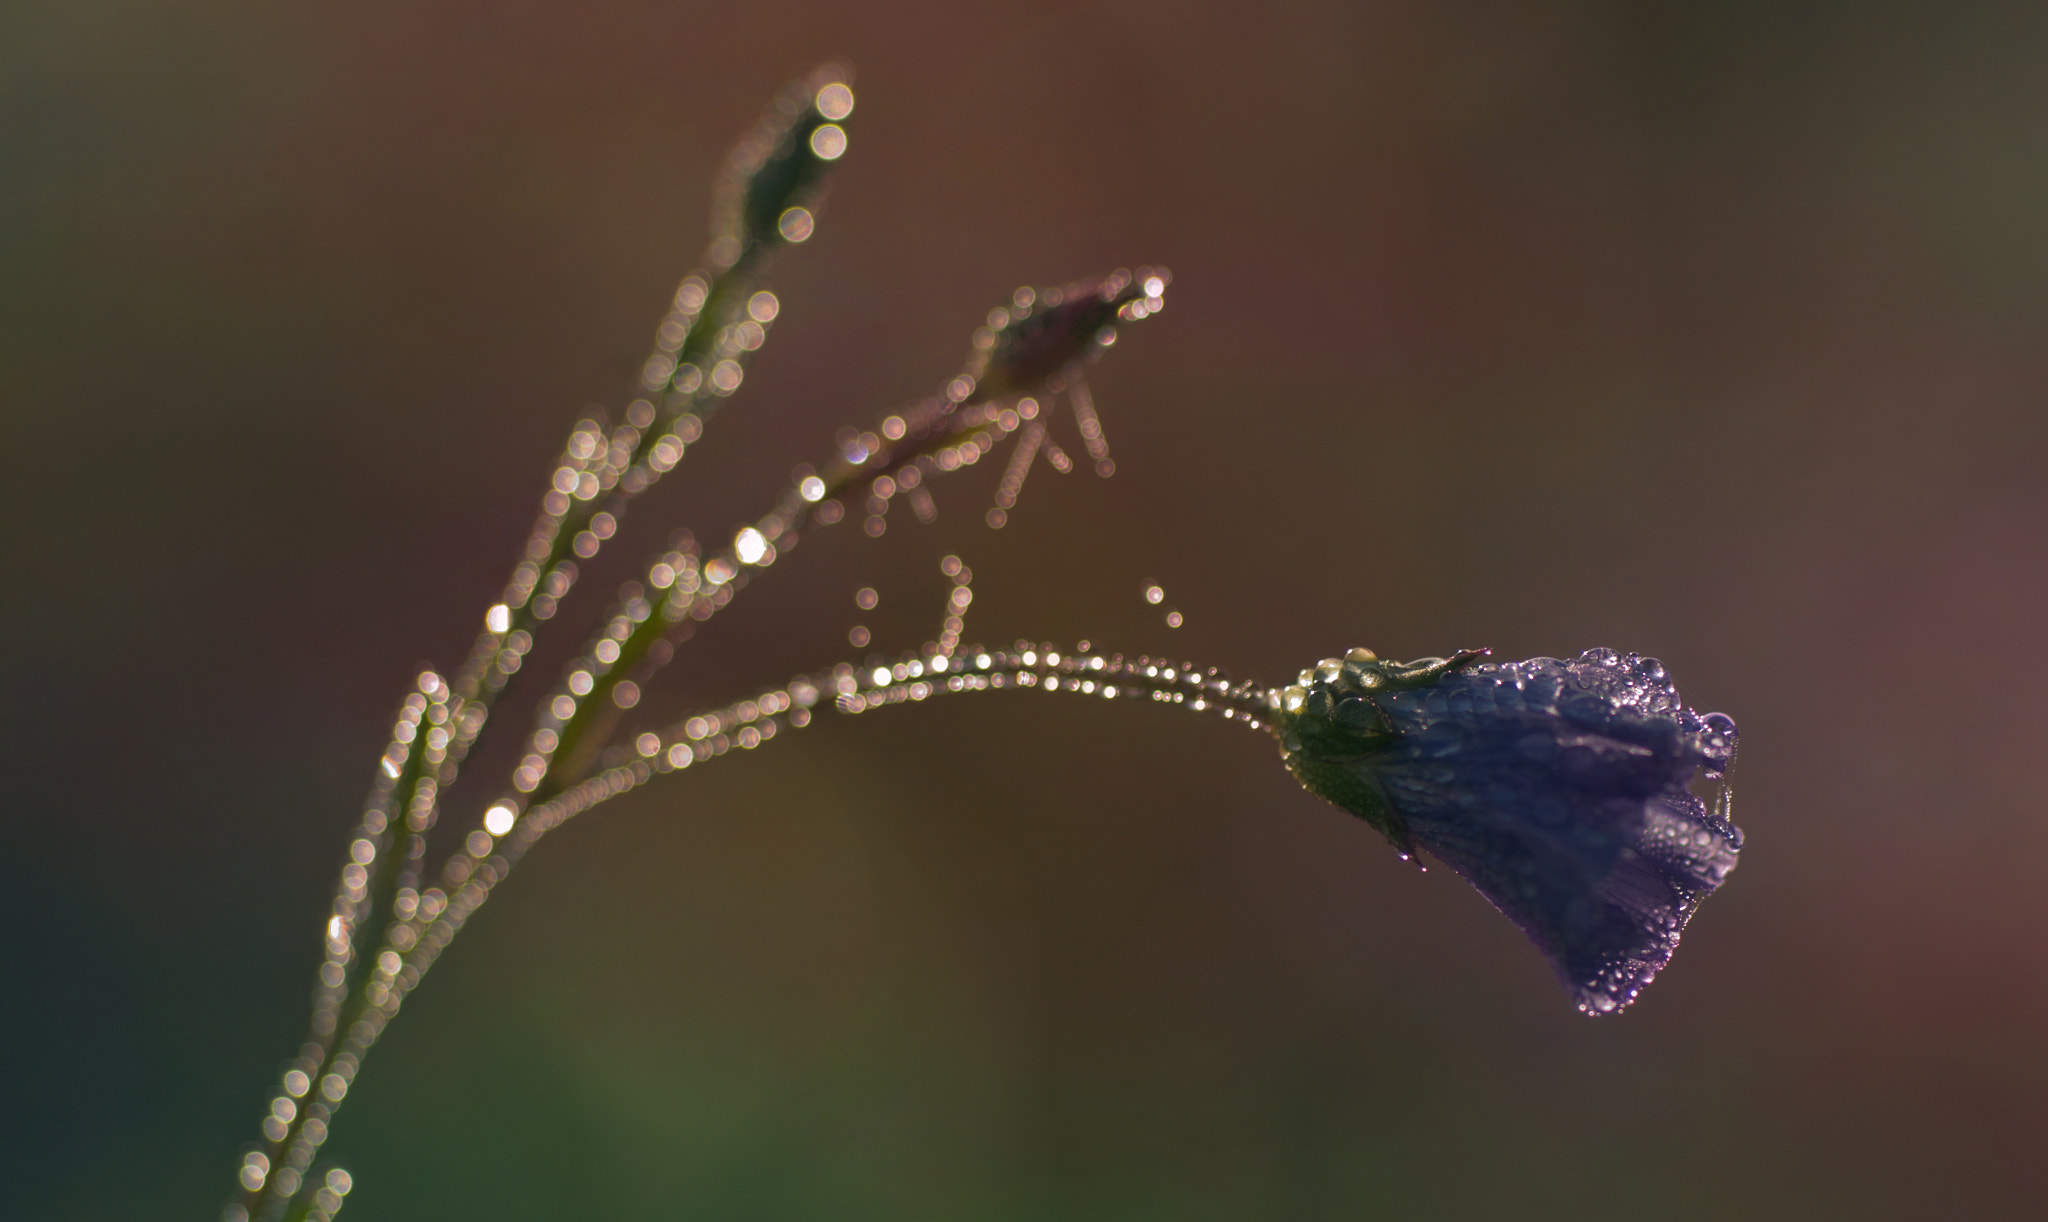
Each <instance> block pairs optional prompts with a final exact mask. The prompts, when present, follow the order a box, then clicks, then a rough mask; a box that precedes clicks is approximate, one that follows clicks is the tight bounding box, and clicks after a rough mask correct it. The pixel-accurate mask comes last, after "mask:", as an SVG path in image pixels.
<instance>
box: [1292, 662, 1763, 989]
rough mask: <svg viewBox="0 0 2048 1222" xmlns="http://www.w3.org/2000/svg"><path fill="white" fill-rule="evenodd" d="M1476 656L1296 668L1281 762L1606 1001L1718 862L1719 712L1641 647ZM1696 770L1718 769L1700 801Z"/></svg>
mask: <svg viewBox="0 0 2048 1222" xmlns="http://www.w3.org/2000/svg"><path fill="white" fill-rule="evenodd" d="M1480 656H1482V655H1481V654H1478V653H1461V654H1459V655H1457V656H1456V657H1453V658H1451V659H1427V660H1425V661H1422V662H1414V663H1406V664H1402V663H1389V662H1383V661H1380V660H1379V659H1378V658H1376V657H1374V656H1373V654H1372V652H1371V651H1370V650H1363V649H1357V650H1353V651H1352V652H1351V654H1350V655H1349V656H1348V657H1346V658H1345V659H1343V660H1341V661H1339V660H1336V659H1331V660H1328V661H1325V662H1322V663H1320V664H1318V665H1317V666H1316V667H1315V669H1313V670H1311V671H1304V672H1303V673H1302V676H1301V681H1300V683H1299V684H1298V685H1297V686H1294V687H1290V688H1288V689H1286V691H1285V692H1284V693H1283V694H1282V698H1281V702H1282V712H1281V714H1280V716H1279V717H1278V718H1277V719H1276V724H1277V726H1278V728H1279V729H1280V731H1281V735H1282V752H1283V754H1284V756H1285V758H1286V761H1287V766H1288V768H1289V769H1290V770H1291V771H1292V772H1293V773H1294V774H1295V776H1296V777H1298V778H1299V779H1300V780H1301V782H1302V784H1304V785H1306V786H1307V787H1308V788H1309V789H1311V790H1313V791H1314V792H1315V793H1317V794H1318V795H1320V796H1322V797H1323V798H1326V799H1328V800H1329V801H1331V802H1334V803H1335V804H1337V805H1338V806H1341V807H1343V808H1344V809H1346V810H1348V811H1350V812H1351V813H1353V814H1355V815H1358V816H1359V817H1361V818H1363V819H1365V820H1366V821H1367V822H1369V823H1371V824H1372V825H1373V826H1374V827H1375V828H1377V829H1379V831H1380V832H1381V833H1382V834H1384V835H1385V836H1386V837H1387V839H1388V840H1390V841H1392V842H1393V843H1394V846H1395V847H1396V848H1397V849H1399V850H1400V851H1401V852H1402V853H1403V854H1404V855H1405V854H1408V853H1411V852H1413V851H1415V850H1417V849H1420V850H1422V851H1423V852H1426V853H1428V854H1429V855H1431V856H1432V857H1435V858H1437V859H1438V860H1440V861H1442V862H1443V863H1444V864H1445V865H1447V866H1449V867H1450V868H1451V869H1452V870H1454V871H1456V872H1457V873H1458V874H1459V875H1460V876H1461V877H1463V878H1464V879H1465V880H1466V881H1467V882H1469V883H1471V884H1472V885H1473V886H1474V887H1477V888H1478V889H1479V893H1480V894H1481V895H1484V896H1485V897H1486V898H1487V900H1489V901H1490V902H1491V903H1492V904H1493V906H1494V907H1496V908H1498V909H1500V910H1501V912H1503V913H1505V914H1506V915H1507V917H1508V919H1509V920H1512V921H1513V922H1514V923H1515V924H1516V925H1519V926H1520V927H1521V928H1522V930H1523V932H1525V933H1527V934H1528V935H1529V937H1530V939H1531V940H1532V941H1534V942H1535V943H1536V945H1537V947H1538V948H1540V949H1541V950H1542V951H1543V953H1544V954H1545V955H1547V956H1548V957H1549V959H1550V961H1551V964H1552V965H1553V966H1554V967H1555V968H1556V969H1557V973H1558V975H1559V976H1560V977H1561V978H1562V979H1563V981H1564V983H1565V986H1566V987H1567V988H1569V989H1570V990H1571V991H1572V995H1573V998H1574V1000H1576V1001H1577V1002H1578V1005H1579V1008H1580V1009H1581V1010H1583V1011H1585V1012H1586V1013H1588V1014H1608V1013H1612V1012H1614V1011H1617V1010H1620V1009H1622V1008H1623V1007H1625V1006H1627V1005H1628V1004H1629V1003H1630V1002H1631V1001H1633V1000H1635V997H1636V994H1637V993H1638V992H1640V991H1641V990H1642V988H1643V986H1645V985H1647V984H1649V983H1650V980H1651V979H1652V978H1653V977H1655V976H1656V974H1657V972H1658V970H1659V969H1661V968H1662V967H1663V966H1664V965H1665V963H1667V962H1669V961H1670V958H1671V952H1672V951H1673V950H1674V949H1675V948H1676V947H1677V946H1678V937H1679V934H1680V933H1681V932H1682V931H1683V930H1684V929H1685V924H1686V922H1687V921H1688V920H1689V919H1691V917H1692V914H1693V912H1694V910H1695V909H1697V908H1698V907H1699V904H1700V901H1701V900H1703V899H1705V898H1706V897H1707V895H1708V894H1710V893H1711V892H1712V891H1713V890H1714V889H1715V888H1716V887H1718V886H1720V885H1721V883H1722V881H1723V880H1724V879H1726V878H1727V876H1728V871H1730V870H1732V869H1734V868H1735V856H1736V853H1737V851H1738V850H1739V849H1741V847H1742V833H1741V831H1740V830H1738V829H1737V828H1736V827H1735V825H1734V824H1733V823H1731V822H1729V820H1728V814H1727V807H1726V802H1725V798H1726V793H1727V789H1726V782H1725V777H1726V773H1727V771H1728V768H1729V766H1730V765H1731V764H1732V763H1733V761H1734V758H1735V739H1736V734H1735V723H1734V722H1733V721H1731V720H1729V719H1728V718H1727V717H1724V716H1722V715H1721V714H1719V713H1707V714H1701V713H1697V712H1694V711H1693V710H1692V709H1689V708H1687V707H1686V706H1685V704H1684V702H1683V701H1681V700H1680V699H1679V696H1678V691H1677V689H1676V688H1674V687H1673V686H1672V685H1671V681H1670V679H1669V678H1668V677H1667V676H1666V675H1665V672H1664V667H1663V665H1662V664H1661V663H1659V662H1658V661H1657V660H1656V659H1655V658H1645V657H1640V656H1638V655H1636V654H1627V655H1621V654H1617V653H1616V652H1615V651H1613V650H1611V649H1592V650H1588V651H1586V652H1585V653H1583V654H1581V655H1580V656H1578V657H1577V658H1574V659H1572V660H1570V661H1568V662H1565V661H1559V660H1557V659H1556V658H1531V659H1530V660H1528V661H1526V662H1512V663H1504V664H1496V663H1476V664H1475V660H1476V659H1477V658H1479V657H1480ZM1696 779H1697V780H1702V781H1705V782H1709V783H1719V789H1718V797H1717V801H1716V805H1715V808H1714V809H1710V808H1709V807H1708V804H1707V802H1706V801H1704V800H1703V799H1702V798H1700V797H1699V796H1697V795H1695V794H1694V793H1693V792H1692V786H1693V784H1694V783H1695V780H1696Z"/></svg>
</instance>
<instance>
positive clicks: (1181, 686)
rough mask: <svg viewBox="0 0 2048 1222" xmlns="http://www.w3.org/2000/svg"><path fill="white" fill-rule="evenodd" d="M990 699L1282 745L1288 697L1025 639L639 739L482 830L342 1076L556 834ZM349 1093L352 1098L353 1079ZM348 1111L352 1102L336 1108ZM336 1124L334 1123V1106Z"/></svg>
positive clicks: (853, 677) (825, 683)
mask: <svg viewBox="0 0 2048 1222" xmlns="http://www.w3.org/2000/svg"><path fill="white" fill-rule="evenodd" d="M986 691H1041V692H1052V693H1065V694H1069V695H1073V696H1081V697H1086V698H1089V699H1097V700H1119V699H1121V700H1135V701H1144V702H1146V703H1153V704H1166V705H1172V706H1177V707H1181V708H1185V709H1187V710H1189V711H1192V712H1197V713H1206V714H1209V715H1212V716H1216V717H1220V718H1222V719H1223V720H1226V721H1231V722H1235V723H1236V724H1238V725H1241V726H1244V727H1245V728H1247V729H1251V730H1256V731H1260V732H1262V733H1264V734H1266V735H1268V736H1274V737H1277V735H1276V733H1275V731H1274V729H1273V725H1272V721H1271V719H1272V718H1273V717H1274V716H1275V715H1276V714H1277V713H1278V711H1279V708H1280V693H1279V689H1277V688H1270V687H1265V686H1263V685H1260V684H1257V683H1237V684H1233V683H1231V682H1230V680H1229V679H1228V678H1227V677H1225V676H1224V675H1223V674H1222V672H1221V671H1219V670H1216V669H1215V668H1213V667H1212V668H1208V669H1206V670H1205V669H1202V668H1199V667H1197V666H1195V665H1194V664H1192V663H1186V662H1174V661H1171V660H1167V659H1158V658H1148V657H1138V658H1126V657H1124V656H1123V655H1121V654H1112V655H1108V656H1104V655H1102V654H1099V653H1094V652H1089V651H1086V650H1082V651H1077V652H1076V651H1066V650H1062V649H1060V648H1059V647H1057V646H1053V645H1034V644H1031V643H1029V642H1023V641H1020V642H1018V643H1017V645H1016V646H1015V647H1014V648H1011V649H984V648H968V649H963V650H961V651H959V652H958V653H957V654H955V655H952V656H948V655H946V654H944V653H940V654H938V655H936V656H934V655H933V654H932V653H931V652H930V651H929V650H926V649H921V650H919V651H918V652H916V653H913V654H907V655H904V657H903V658H902V660H900V661H898V662H897V663H895V664H894V665H892V666H888V667H874V666H867V667H863V666H856V665H854V664H853V663H850V662H843V663H840V664H839V665H837V666H834V667H831V668H829V669H827V670H823V671H819V672H816V673H814V674H811V675H807V676H803V677H800V678H797V679H794V680H792V681H791V682H790V683H788V684H786V685H784V686H783V687H780V688H776V689H773V690H770V691H766V692H762V693H760V694H759V695H757V696H755V697H753V698H751V699H747V700H742V701H738V702H735V703H733V704H729V705H726V706H724V707H723V708H719V709H713V710H709V711H706V712H702V713H697V714H694V715H692V716H689V717H686V718H683V719H682V720H680V721H678V722H676V723H675V724H673V725H671V726H670V727H668V728H667V729H665V730H663V731H660V732H650V733H647V734H643V735H641V736H639V738H638V739H637V740H636V741H635V743H634V745H633V747H632V749H631V750H630V751H627V750H620V751H617V752H613V753H609V754H608V755H607V758H606V759H605V761H604V766H603V767H602V768H601V769H600V770H599V771H597V772H596V773H595V774H594V775H592V776H590V777H588V778H587V779H585V780H583V781H580V782H578V783H576V784H574V785H572V786H569V787H568V788H566V789H564V790H563V791H562V792H561V793H558V794H556V795H555V796H553V797H551V798H549V799H548V800H546V801H544V802H541V803H538V804H536V805H534V806H533V807H531V808H529V809H528V810H527V811H526V813H525V814H523V815H522V816H520V817H519V819H518V820H517V821H516V822H515V823H514V824H513V825H512V827H511V828H510V829H509V830H508V831H507V832H506V833H505V834H504V835H502V836H493V835H491V834H490V833H488V832H485V831H482V830H479V831H474V832H471V833H470V835H469V838H468V840H467V842H466V843H465V844H464V846H463V850H462V851H460V852H458V853H456V854H455V855H454V856H453V857H452V858H450V860H449V861H448V863H447V864H446V866H445V867H444V868H443V870H442V873H441V879H440V885H439V886H437V887H434V888H430V889H429V890H428V891H427V892H426V894H425V895H424V896H423V897H422V902H421V907H420V912H419V915H418V916H417V917H415V918H414V919H413V920H411V921H408V922H406V925H405V928H406V930H407V931H408V934H407V936H406V937H405V939H404V940H406V941H407V942H409V944H410V946H409V949H408V950H407V951H406V953H405V954H404V955H403V956H402V958H401V961H400V963H399V964H398V967H397V970H396V971H394V972H391V973H390V974H389V977H388V985H387V987H385V988H384V989H382V990H381V991H380V992H379V993H378V995H377V1000H376V1002H375V1004H374V1005H372V1006H370V1007H369V1008H368V1009H366V1010H365V1011H364V1012H363V1013H362V1014H361V1015H360V1016H359V1017H358V1019H357V1020H356V1022H354V1023H353V1024H351V1026H350V1028H349V1029H348V1030H347V1031H346V1032H345V1033H344V1035H343V1038H342V1040H341V1041H340V1044H339V1046H338V1048H339V1053H338V1057H337V1060H338V1062H339V1065H340V1068H339V1069H338V1071H337V1072H339V1073H341V1074H343V1075H344V1077H345V1079H352V1078H353V1077H354V1075H355V1074H356V1073H357V1072H359V1070H360V1068H361V1065H362V1061H363V1059H364V1057H365V1056H367V1055H368V1053H369V1050H370V1048H371V1046H372V1045H373V1044H374V1043H375V1042H376V1040H377V1038H378V1036H380V1035H381V1034H382V1033H383V1031H384V1028H385V1027H386V1026H388V1025H389V1024H390V1022H391V1020H392V1018H394V1017H396V1015H397V1014H398V1011H399V1008H400V1007H401V1006H402V1005H403V1004H404V1002H405V999H406V997H408V996H409V995H410V994H411V993H412V991H413V990H414V989H416V988H418V987H419V985H420V982H421V981H422V980H423V979H424V978H425V976H426V974H427V972H428V971H429V970H430V969H432V967H433V965H434V963H435V961H436V960H438V959H439V958H440V956H441V953H442V952H443V951H444V950H446V949H447V947H448V945H449V943H451V942H452V941H454V939H455V936H456V935H457V934H459V933H460V932H461V931H462V928H463V926H464V925H466V924H467V923H468V922H469V919H470V918H471V917H472V916H474V915H475V914H476V912H477V910H478V909H479V908H481V907H482V906H483V905H484V903H485V901H487V900H488V899H489V898H490V896H491V894H492V892H493V891H494V890H495V889H496V887H497V886H498V884H499V883H501V882H503V881H504V880H505V878H506V876H507V875H509V874H510V873H511V871H512V868H513V867H514V866H516V865H517V864H518V863H519V861H520V859H521V858H523V857H524V856H525V855H526V853H527V851H528V850H530V849H531V848H532V847H533V845H534V844H535V843H536V842H537V841H539V840H540V838H541V837H542V836H544V835H546V834H547V833H548V832H550V831H552V830H554V829H555V828H557V827H559V826H561V825H562V824H563V823H565V822H567V821H568V820H569V819H571V818H574V817H575V816H577V815H579V814H582V813H583V812H585V811H588V810H590V809H592V808H593V807H596V806H598V805H601V804H602V803H604V802H607V801H610V800H611V799H613V798H615V797H618V796H619V795H621V794H624V793H628V792H631V791H632V790H635V789H638V788H639V787H640V786H642V785H645V784H647V783H648V782H649V781H651V780H653V779H654V778H655V777H657V776H660V775H662V774H664V773H670V772H679V771H683V770H686V769H689V768H691V767H694V766H696V765H699V764H703V763H705V762H707V761H710V760H713V759H716V758H718V757H720V756H724V755H729V754H731V753H732V752H733V751H735V750H739V751H751V750H754V749H756V748H759V747H761V746H764V745H766V744H767V743H769V742H771V741H773V740H774V739H775V738H777V737H779V736H780V735H781V734H783V733H785V732H786V731H789V730H798V729H803V728H805V727H807V726H809V725H812V724H814V723H815V721H816V718H815V716H814V715H813V712H814V710H815V709H816V707H817V706H818V705H819V704H820V703H821V702H824V701H827V700H829V701H830V702H831V704H832V707H834V708H835V709H836V710H837V711H839V712H840V713H843V714H848V715H857V714H861V713H868V712H874V711H876V710H879V709H884V708H890V707H894V706H897V705H902V704H911V703H918V702H922V701H925V700H929V699H935V698H937V697H940V696H947V695H959V694H963V693H967V692H986ZM341 1094H343V1095H345V1094H346V1081H344V1083H343V1089H342V1092H341ZM339 1103H340V1097H338V1096H337V1097H336V1098H335V1099H334V1100H333V1104H334V1105H338V1104H339ZM327 1116H328V1117H329V1118H331V1116H332V1107H330V1108H329V1109H328V1112H327Z"/></svg>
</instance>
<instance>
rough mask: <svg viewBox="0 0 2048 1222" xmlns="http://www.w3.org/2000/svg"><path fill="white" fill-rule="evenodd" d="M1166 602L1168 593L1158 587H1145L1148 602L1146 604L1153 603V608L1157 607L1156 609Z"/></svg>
mask: <svg viewBox="0 0 2048 1222" xmlns="http://www.w3.org/2000/svg"><path fill="white" fill-rule="evenodd" d="M1165 600H1166V591H1164V590H1162V589H1160V588H1159V587H1158V586H1146V587H1145V601H1146V602H1148V603H1151V604H1152V605H1153V606H1155V607H1156V606H1158V605H1159V604H1160V603H1162V602H1164V601H1165Z"/></svg>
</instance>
